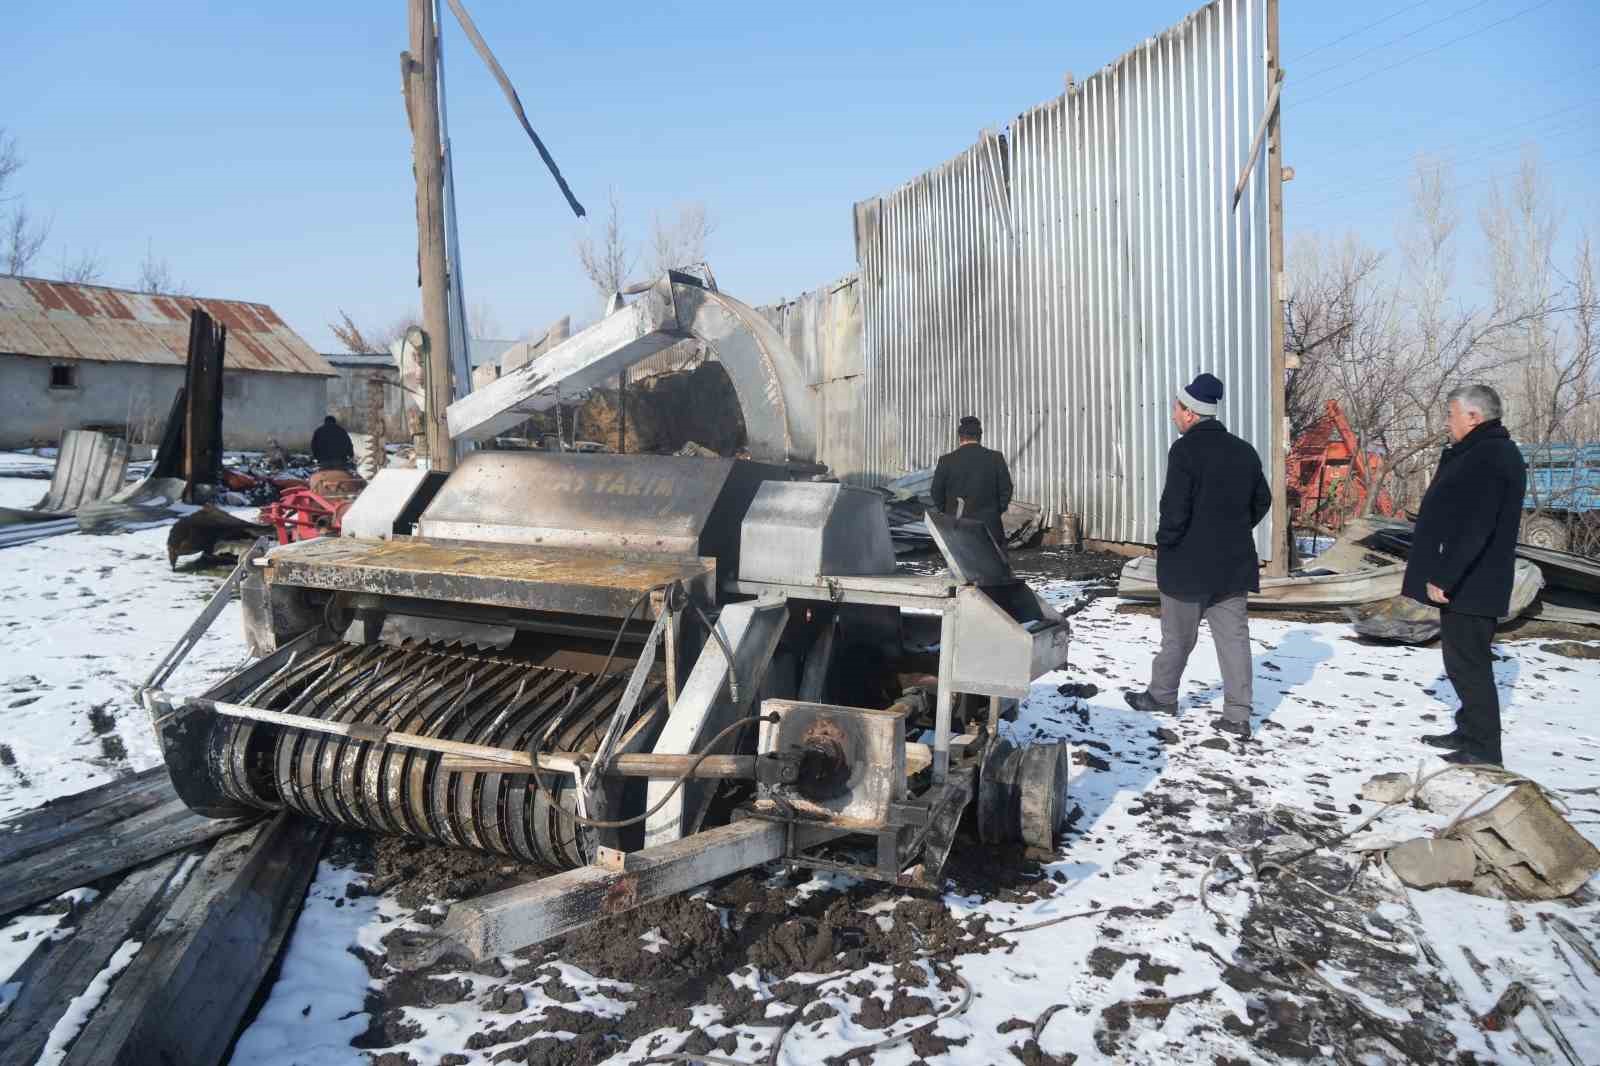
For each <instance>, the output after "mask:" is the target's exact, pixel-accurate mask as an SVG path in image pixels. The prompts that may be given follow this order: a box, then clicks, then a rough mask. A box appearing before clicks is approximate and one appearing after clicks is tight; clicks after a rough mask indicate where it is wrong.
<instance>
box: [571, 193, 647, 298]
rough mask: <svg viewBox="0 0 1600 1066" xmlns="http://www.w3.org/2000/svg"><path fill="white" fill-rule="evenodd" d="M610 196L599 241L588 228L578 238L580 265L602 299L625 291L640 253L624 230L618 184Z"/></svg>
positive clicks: (576, 243)
mask: <svg viewBox="0 0 1600 1066" xmlns="http://www.w3.org/2000/svg"><path fill="white" fill-rule="evenodd" d="M607 200H608V202H609V209H608V210H607V212H606V220H605V229H604V232H603V233H602V234H601V236H600V239H599V242H598V243H596V241H595V239H594V238H593V237H592V236H591V235H590V234H589V233H587V232H585V233H583V234H581V235H580V236H579V237H578V239H577V241H576V242H575V247H576V250H577V253H578V265H579V266H581V267H582V268H583V273H584V276H585V277H587V278H588V279H589V283H590V284H592V285H593V286H594V287H595V291H596V292H597V293H599V294H600V300H601V302H602V303H604V302H605V301H606V300H609V299H610V298H611V294H612V293H614V292H621V291H622V290H623V289H624V288H625V287H626V286H627V284H628V275H629V274H631V273H633V268H634V265H635V264H636V263H637V262H638V261H639V256H638V253H637V252H635V251H634V250H633V249H632V247H630V245H629V243H628V240H627V238H626V237H625V236H624V235H623V232H622V202H621V200H620V199H619V198H618V196H617V190H616V188H615V187H613V188H612V189H611V190H610V192H609V193H608V195H607Z"/></svg>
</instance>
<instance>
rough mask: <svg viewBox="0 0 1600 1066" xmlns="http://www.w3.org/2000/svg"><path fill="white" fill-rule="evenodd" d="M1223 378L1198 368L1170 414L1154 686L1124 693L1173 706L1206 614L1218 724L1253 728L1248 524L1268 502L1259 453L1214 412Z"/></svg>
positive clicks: (1255, 583)
mask: <svg viewBox="0 0 1600 1066" xmlns="http://www.w3.org/2000/svg"><path fill="white" fill-rule="evenodd" d="M1221 402H1222V382H1221V381H1219V380H1217V379H1216V378H1215V377H1213V376H1212V375H1210V374H1201V375H1200V376H1199V377H1197V378H1195V379H1194V381H1193V382H1192V383H1190V384H1189V385H1188V386H1187V387H1186V388H1183V389H1181V390H1179V392H1178V397H1177V399H1176V401H1175V402H1174V403H1173V405H1172V421H1173V424H1174V425H1175V426H1177V428H1178V432H1179V433H1180V434H1182V436H1180V437H1179V438H1178V439H1177V440H1176V441H1175V442H1173V445H1172V448H1171V450H1170V451H1168V452H1167V482H1166V486H1165V487H1164V488H1163V489H1162V491H1161V522H1160V525H1159V526H1158V527H1157V529H1156V584H1157V585H1158V586H1159V588H1160V590H1161V651H1160V653H1158V654H1157V655H1156V658H1155V662H1154V663H1152V664H1151V667H1150V687H1149V688H1148V689H1146V690H1145V691H1143V692H1129V693H1127V694H1126V696H1125V698H1126V699H1127V701H1128V705H1129V706H1130V707H1132V708H1134V709H1135V710H1139V711H1161V712H1164V713H1167V714H1171V713H1174V712H1176V711H1177V709H1178V682H1179V681H1181V680H1182V679H1183V669H1184V667H1185V666H1186V665H1187V664H1188V662H1189V653H1190V652H1192V651H1193V650H1194V645H1195V641H1196V640H1197V639H1198V638H1199V634H1200V621H1201V619H1202V618H1203V619H1204V620H1205V622H1206V625H1207V626H1209V627H1210V629H1211V640H1212V642H1213V643H1214V644H1216V646H1217V665H1218V666H1219V667H1220V668H1221V670H1222V717H1221V718H1220V719H1218V720H1217V721H1216V723H1215V724H1216V727H1217V728H1218V729H1221V730H1223V731H1224V732H1227V733H1232V734H1234V735H1235V736H1238V737H1248V736H1249V735H1250V708H1251V703H1252V699H1253V684H1252V682H1253V678H1254V667H1253V665H1252V664H1251V661H1250V624H1249V617H1248V614H1247V611H1246V607H1247V604H1248V596H1249V593H1252V592H1259V591H1260V589H1261V577H1260V561H1259V560H1258V559H1257V557H1256V543H1255V538H1254V537H1253V535H1252V533H1251V531H1252V530H1254V529H1255V527H1256V523H1258V522H1260V521H1261V519H1262V518H1263V517H1265V516H1266V513H1267V512H1268V511H1269V510H1271V508H1272V491H1271V490H1270V489H1269V488H1268V487H1267V479H1266V476H1265V475H1264V474H1263V473H1262V470H1261V457H1260V456H1259V455H1257V454H1256V450H1255V449H1254V448H1252V447H1251V446H1250V444H1249V443H1248V442H1247V441H1243V440H1240V439H1239V438H1238V437H1235V436H1234V435H1233V434H1231V433H1229V432H1228V430H1227V428H1226V427H1225V426H1223V424H1222V423H1221V422H1219V421H1217V417H1216V416H1217V405H1218V404H1219V403H1221Z"/></svg>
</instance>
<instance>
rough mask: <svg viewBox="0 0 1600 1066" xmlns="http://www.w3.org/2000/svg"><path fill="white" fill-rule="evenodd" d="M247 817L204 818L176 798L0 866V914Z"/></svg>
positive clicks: (186, 844) (220, 830)
mask: <svg viewBox="0 0 1600 1066" xmlns="http://www.w3.org/2000/svg"><path fill="white" fill-rule="evenodd" d="M247 824H248V820H240V819H232V820H223V819H212V818H203V817H201V816H200V815H198V814H195V813H194V812H193V811H191V810H189V808H187V807H185V806H184V805H183V801H182V800H180V799H178V798H177V797H176V796H174V797H172V798H171V799H169V800H167V801H165V802H164V803H162V804H160V805H159V806H156V807H152V808H151V809H149V810H147V811H143V812H141V813H139V814H136V815H134V816H133V817H132V818H127V819H124V820H122V821H119V822H113V823H111V824H110V825H105V826H101V827H100V828H99V829H98V830H96V831H94V832H92V833H85V834H82V835H79V836H75V837H73V838H71V839H70V840H69V841H68V842H67V843H65V844H63V845H62V846H60V847H55V848H48V849H46V850H43V851H36V852H34V853H33V854H31V855H28V856H25V857H23V858H21V859H18V860H17V861H15V862H8V863H5V864H4V865H0V915H6V914H11V913H13V912H14V911H17V910H20V909H21V908H23V907H27V906H30V905H32V904H34V903H38V902H40V901H42V900H47V899H49V898H50V897H52V896H55V895H59V894H60V893H62V892H65V891H67V890H68V889H69V888H78V887H80V886H82V885H86V884H88V883H89V882H91V881H96V880H98V879H100V878H102V877H109V876H110V875H111V874H115V873H121V872H122V871H123V870H128V869H132V868H133V867H135V866H141V865H143V864H144V863H147V862H149V861H150V860H152V859H158V858H160V857H161V856H163V855H170V854H171V853H172V852H174V851H181V850H183V849H184V848H187V847H190V846H192V845H195V844H199V843H203V842H204V841H207V840H214V839H216V838H217V837H219V836H222V835H223V834H225V833H231V832H233V831H234V830H236V829H238V828H240V827H241V826H243V825H247Z"/></svg>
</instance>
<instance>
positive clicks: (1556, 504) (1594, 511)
mask: <svg viewBox="0 0 1600 1066" xmlns="http://www.w3.org/2000/svg"><path fill="white" fill-rule="evenodd" d="M1522 457H1523V459H1525V460H1526V461H1527V463H1528V495H1527V497H1526V498H1525V499H1524V500H1523V501H1522V509H1523V519H1522V541H1523V543H1525V544H1533V545H1537V546H1538V547H1541V548H1555V549H1557V550H1559V551H1568V550H1571V549H1572V548H1573V547H1574V546H1575V545H1578V544H1583V543H1587V542H1589V541H1592V540H1593V539H1594V534H1595V533H1596V532H1597V531H1600V444H1544V445H1524V446H1523V448H1522Z"/></svg>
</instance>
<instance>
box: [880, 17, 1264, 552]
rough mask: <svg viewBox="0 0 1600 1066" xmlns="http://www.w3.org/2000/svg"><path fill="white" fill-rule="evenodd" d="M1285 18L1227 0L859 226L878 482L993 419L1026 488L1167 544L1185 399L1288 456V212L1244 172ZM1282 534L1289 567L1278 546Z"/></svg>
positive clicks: (1124, 536)
mask: <svg viewBox="0 0 1600 1066" xmlns="http://www.w3.org/2000/svg"><path fill="white" fill-rule="evenodd" d="M1266 39H1267V11H1266V0H1218V2H1216V3H1213V4H1210V5H1208V6H1207V7H1205V8H1203V9H1201V10H1200V11H1198V12H1196V13H1195V14H1194V15H1191V16H1190V17H1189V18H1188V19H1186V20H1185V21H1184V22H1183V23H1182V24H1181V25H1179V26H1177V27H1175V28H1173V29H1172V30H1170V31H1168V32H1166V33H1164V34H1162V35H1161V36H1160V37H1159V38H1152V39H1150V40H1148V41H1146V42H1145V43H1144V44H1143V45H1142V46H1140V47H1139V48H1136V49H1134V50H1133V51H1132V52H1129V53H1128V54H1127V55H1125V56H1123V57H1122V58H1121V59H1119V60H1118V61H1117V62H1116V63H1114V64H1112V65H1111V66H1109V67H1106V68H1105V69H1103V70H1102V71H1100V72H1099V73H1097V74H1095V75H1094V76H1093V77H1091V78H1090V79H1088V80H1087V81H1085V82H1083V83H1082V84H1081V85H1077V86H1073V87H1069V89H1068V91H1067V92H1066V93H1065V94H1064V95H1063V96H1061V97H1059V98H1057V99H1055V100H1051V101H1049V102H1047V103H1044V104H1042V105H1040V106H1038V107H1035V108H1034V109H1032V110H1031V111H1028V112H1026V113H1025V114H1023V115H1021V116H1020V117H1018V118H1017V119H1016V121H1015V122H1013V123H1012V125H1011V127H1010V129H1009V130H1008V131H1007V132H1006V133H1005V134H1004V135H994V134H989V135H986V136H984V137H982V138H980V140H979V142H978V143H977V144H976V145H974V146H973V147H971V148H969V149H968V150H967V151H965V152H963V153H962V154H961V155H959V156H957V157H956V158H955V159H952V160H951V161H949V162H947V163H945V164H944V165H943V166H940V167H938V168H937V169H935V170H932V171H930V172H928V173H926V174H924V175H922V176H921V177H919V178H917V179H916V180H914V181H912V182H910V183H908V184H906V185H904V186H902V187H901V188H899V189H897V190H895V191H894V192H893V193H890V194H889V195H887V196H884V197H881V198H878V199H874V200H869V201H866V202H865V203H862V204H858V205H857V207H856V241H857V259H858V261H859V264H860V273H861V289H862V305H863V313H864V318H865V331H864V333H865V336H864V339H865V345H864V349H865V350H864V356H865V358H864V371H865V377H866V388H865V395H864V396H863V408H864V420H865V434H866V448H867V456H866V462H867V466H868V468H869V469H870V470H871V471H873V472H874V473H875V474H877V475H878V476H880V477H893V476H895V475H896V474H899V473H902V472H905V471H909V470H914V469H918V468H921V467H926V466H928V465H930V464H932V463H933V462H934V461H935V459H936V458H937V457H938V455H939V454H940V453H941V452H943V451H946V450H948V449H949V448H950V447H952V446H953V445H954V436H955V425H956V420H957V418H958V417H959V416H961V415H964V414H976V415H978V416H979V417H981V418H982V419H983V421H984V424H985V426H986V428H987V430H988V432H987V434H986V439H985V443H986V444H989V445H991V446H992V447H996V448H999V449H1000V450H1001V451H1003V452H1004V453H1005V454H1006V455H1007V456H1008V457H1009V459H1010V461H1011V467H1012V472H1013V476H1014V479H1015V481H1016V493H1017V496H1018V498H1020V499H1028V500H1033V501H1037V502H1039V503H1040V504H1042V505H1043V506H1044V508H1045V510H1046V512H1047V513H1054V512H1061V511H1075V512H1078V513H1079V514H1081V515H1082V516H1083V528H1084V533H1085V535H1086V536H1088V537H1092V538H1098V539H1106V540H1130V541H1143V542H1150V541H1152V540H1153V539H1154V536H1155V527H1156V522H1157V501H1158V497H1159V494H1160V487H1161V481H1162V477H1163V475H1164V466H1165V457H1166V451H1167V448H1168V446H1169V445H1170V444H1171V441H1172V440H1173V437H1174V430H1173V429H1172V428H1171V426H1170V423H1169V419H1168V412H1169V409H1170V406H1171V401H1172V396H1173V393H1174V391H1175V390H1176V389H1177V388H1178V386H1179V385H1180V384H1182V383H1184V382H1186V381H1188V380H1189V379H1190V378H1191V377H1192V376H1193V375H1194V374H1195V373H1197V372H1199V371H1201V370H1209V371H1212V372H1214V373H1216V374H1217V375H1218V376H1219V377H1221V378H1222V379H1223V380H1224V382H1225V383H1226V384H1227V395H1226V398H1225V403H1224V405H1223V412H1222V417H1223V418H1224V420H1225V421H1226V422H1227V424H1228V426H1229V428H1230V429H1232V430H1233V431H1234V432H1236V433H1238V434H1240V435H1241V436H1243V437H1245V438H1246V439H1248V440H1249V441H1250V442H1251V443H1253V444H1254V445H1255V446H1256V448H1257V450H1258V451H1259V452H1260V453H1261V455H1262V457H1263V460H1264V461H1265V460H1266V459H1267V457H1268V455H1269V451H1268V448H1269V443H1270V439H1271V432H1270V425H1269V423H1270V411H1271V389H1270V376H1271V375H1270V369H1271V359H1270V356H1269V347H1270V320H1269V308H1270V307H1271V306H1272V300H1271V289H1270V285H1269V281H1270V278H1269V252H1270V246H1269V241H1270V233H1269V217H1270V213H1269V204H1268V187H1267V181H1266V173H1265V169H1266V168H1265V167H1264V166H1263V165H1261V163H1260V162H1259V161H1258V162H1257V165H1256V166H1255V167H1254V168H1253V170H1252V171H1251V175H1250V179H1249V182H1248V183H1247V184H1246V186H1245V189H1244V195H1243V198H1242V199H1241V200H1240V202H1239V204H1238V208H1237V210H1234V209H1233V208H1232V204H1231V201H1232V194H1233V187H1234V184H1235V182H1236V181H1237V180H1238V177H1239V175H1240V173H1241V172H1242V170H1243V168H1244V165H1245V161H1246V157H1247V155H1248V152H1249V147H1250V143H1251V139H1252V136H1253V134H1254V133H1255V129H1256V126H1257V125H1258V123H1259V122H1260V121H1261V118H1262V114H1263V111H1264V110H1265V105H1266V102H1267V98H1268V85H1267V76H1268V61H1267V55H1266ZM1266 526H1267V523H1263V524H1262V527H1261V528H1260V529H1259V530H1258V535H1259V537H1260V547H1261V549H1262V551H1263V554H1264V555H1265V554H1266V552H1267V549H1268V545H1270V543H1271V541H1270V539H1269V537H1270V532H1269V531H1268V530H1267V529H1266Z"/></svg>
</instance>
